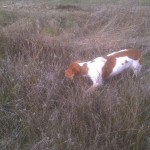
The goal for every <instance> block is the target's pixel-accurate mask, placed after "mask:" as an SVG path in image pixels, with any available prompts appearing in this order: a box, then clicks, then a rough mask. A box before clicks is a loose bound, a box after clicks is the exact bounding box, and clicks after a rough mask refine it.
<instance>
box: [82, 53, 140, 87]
mask: <svg viewBox="0 0 150 150" xmlns="http://www.w3.org/2000/svg"><path fill="white" fill-rule="evenodd" d="M121 51H127V50H121ZM121 51H119V52H121ZM115 53H118V52H114V53H111V54H109V55H107V56H111V55H113V54H115ZM108 59H109V58H108ZM115 59H116V64H115V66H114V68H113V69H112V72H111V73H110V75H109V77H113V76H115V75H117V74H119V73H121V72H123V71H124V70H126V69H128V68H130V69H132V70H133V72H134V74H135V75H136V76H137V75H138V73H139V72H140V70H141V67H142V66H141V64H140V62H139V59H138V60H133V59H131V58H129V57H128V56H124V57H116V58H115ZM106 62H107V59H105V58H103V57H98V58H95V59H94V60H93V61H88V62H83V63H79V65H80V66H82V65H84V64H85V63H86V64H87V66H88V73H87V74H86V75H85V76H88V77H90V79H91V80H92V82H93V85H92V88H93V87H97V86H101V85H102V84H103V82H104V79H103V78H102V68H103V67H104V65H105V63H106Z"/></svg>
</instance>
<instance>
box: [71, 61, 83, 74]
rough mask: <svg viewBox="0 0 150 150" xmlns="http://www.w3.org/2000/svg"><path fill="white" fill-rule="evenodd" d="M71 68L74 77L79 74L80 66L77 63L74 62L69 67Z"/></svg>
mask: <svg viewBox="0 0 150 150" xmlns="http://www.w3.org/2000/svg"><path fill="white" fill-rule="evenodd" d="M71 68H72V71H73V72H74V74H76V75H79V74H81V66H80V65H79V64H78V63H77V62H74V63H73V64H72V65H71Z"/></svg>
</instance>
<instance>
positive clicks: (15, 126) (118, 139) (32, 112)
mask: <svg viewBox="0 0 150 150" xmlns="http://www.w3.org/2000/svg"><path fill="white" fill-rule="evenodd" d="M42 6H43V5H42ZM58 6H59V9H58V7H52V8H51V9H47V10H45V11H43V9H42V10H41V11H40V10H39V9H38V10H37V9H35V6H34V10H32V11H30V12H28V11H27V10H26V8H24V9H22V10H20V9H18V10H17V13H18V15H19V12H22V13H21V14H20V15H19V16H18V17H15V19H14V20H11V21H10V20H9V17H8V20H5V22H6V21H7V23H6V24H5V25H2V28H1V30H0V33H1V34H0V43H1V44H0V83H1V87H0V127H1V128H0V149H4V150H5V149H42V150H45V149H51V150H67V149H68V150H98V149H101V150H129V149H132V150H144V149H145V150H147V149H149V148H150V147H149V145H150V142H149V135H150V130H149V125H150V124H149V119H150V118H149V113H150V102H149V99H150V93H149V90H150V84H149V79H150V77H149V73H150V70H149V64H150V61H149V58H150V54H149V50H150V49H149V48H150V45H149V42H148V41H149V39H150V29H149V24H150V19H149V18H150V13H149V7H148V6H147V7H148V9H147V7H145V6H138V5H136V6H135V5H133V6H130V7H129V6H127V7H125V6H124V5H121V4H119V5H99V6H95V7H91V8H90V9H89V8H88V9H85V7H83V9H77V8H78V6H76V5H75V7H73V6H72V7H71V8H75V9H74V10H71V9H70V7H69V10H68V9H67V8H65V6H64V5H63V10H61V11H60V5H58ZM67 6H71V5H66V7H67ZM30 7H31V8H32V6H30ZM55 8H56V9H55ZM79 8H81V7H79ZM66 9H67V10H66ZM7 11H8V10H7V8H5V9H4V8H3V10H2V12H7ZM39 11H40V12H39ZM9 12H10V10H9ZM13 12H14V10H13V11H12V12H11V13H10V14H11V15H13ZM25 14H26V15H25ZM5 15H7V13H3V16H5ZM6 18H7V17H6ZM2 20H3V19H2ZM128 47H132V48H137V49H139V50H141V51H142V52H143V54H145V55H144V58H145V64H144V67H143V70H142V73H141V76H140V77H139V79H132V77H131V76H130V73H126V74H125V75H122V76H120V77H118V78H117V79H113V80H112V81H109V82H108V83H106V84H105V85H104V86H103V87H101V88H99V89H98V90H97V91H95V92H94V93H93V94H91V95H85V90H86V89H87V87H88V86H89V85H90V82H88V79H85V78H77V79H75V80H74V81H69V80H67V79H66V78H65V77H64V70H65V69H66V67H67V65H68V64H69V63H70V62H72V61H74V60H78V59H81V60H85V61H86V60H89V59H92V58H95V57H98V56H100V55H104V54H107V53H109V52H112V51H115V50H119V49H122V48H128Z"/></svg>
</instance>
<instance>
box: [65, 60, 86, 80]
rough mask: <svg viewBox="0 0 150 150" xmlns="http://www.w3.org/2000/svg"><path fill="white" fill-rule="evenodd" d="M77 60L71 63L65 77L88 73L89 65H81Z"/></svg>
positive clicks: (71, 77)
mask: <svg viewBox="0 0 150 150" xmlns="http://www.w3.org/2000/svg"><path fill="white" fill-rule="evenodd" d="M77 62H79V61H76V62H74V63H72V64H70V65H69V67H68V69H67V70H66V71H65V77H67V78H70V79H73V77H74V76H76V75H85V74H87V73H88V66H87V64H86V63H85V64H83V66H80V65H79V64H78V63H77Z"/></svg>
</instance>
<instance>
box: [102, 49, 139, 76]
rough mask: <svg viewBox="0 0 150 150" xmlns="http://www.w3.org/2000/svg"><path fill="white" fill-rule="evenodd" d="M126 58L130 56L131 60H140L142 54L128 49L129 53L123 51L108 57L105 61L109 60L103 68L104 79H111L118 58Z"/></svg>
mask: <svg viewBox="0 0 150 150" xmlns="http://www.w3.org/2000/svg"><path fill="white" fill-rule="evenodd" d="M124 56H128V57H129V58H131V59H134V60H138V59H140V58H141V53H140V52H139V51H137V50H134V49H128V50H127V51H121V52H118V53H114V54H112V55H109V56H106V57H105V59H107V61H106V63H105V65H104V67H103V68H102V72H103V73H102V77H103V79H108V78H109V75H110V74H111V72H112V70H113V68H114V66H115V65H116V58H117V57H124ZM125 63H127V62H125Z"/></svg>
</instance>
